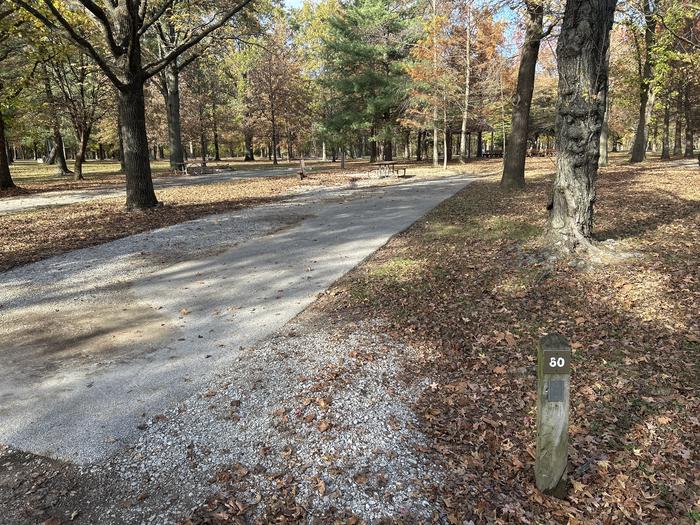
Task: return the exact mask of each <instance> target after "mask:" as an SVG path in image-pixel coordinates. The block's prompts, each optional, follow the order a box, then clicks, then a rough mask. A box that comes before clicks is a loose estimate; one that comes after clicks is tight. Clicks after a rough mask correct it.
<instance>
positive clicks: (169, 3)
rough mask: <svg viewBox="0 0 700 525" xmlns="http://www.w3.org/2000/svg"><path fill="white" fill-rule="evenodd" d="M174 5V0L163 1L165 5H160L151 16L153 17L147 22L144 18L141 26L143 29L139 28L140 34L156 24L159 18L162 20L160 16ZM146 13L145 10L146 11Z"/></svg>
mask: <svg viewBox="0 0 700 525" xmlns="http://www.w3.org/2000/svg"><path fill="white" fill-rule="evenodd" d="M172 5H173V0H165V1H164V2H163V5H161V6H160V9H159V10H158V11H157V12H156V13H155V14H154V15H153V16H152V17H151V19H150V20H149V21H148V22H146V21H145V20H146V19H145V17H144V19H143V25H142V26H141V29H139V36H141V35H143V34H144V33H145V32H146V31H148V29H149V28H150V27H151V26H152V25H153V24H155V23H156V22H157V21H158V20H160V17H161V16H163V15H164V14H165V12H166V11H167V10H168V8H170V6H172ZM144 15H145V12H144Z"/></svg>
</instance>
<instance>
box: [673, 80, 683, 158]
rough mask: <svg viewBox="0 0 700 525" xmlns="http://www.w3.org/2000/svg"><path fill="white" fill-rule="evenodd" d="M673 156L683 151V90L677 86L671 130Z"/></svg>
mask: <svg viewBox="0 0 700 525" xmlns="http://www.w3.org/2000/svg"><path fill="white" fill-rule="evenodd" d="M673 135H674V136H673V156H674V157H675V156H677V155H680V154H681V153H683V149H682V144H683V90H682V89H681V87H680V85H679V86H678V95H677V96H676V125H675V129H674V131H673Z"/></svg>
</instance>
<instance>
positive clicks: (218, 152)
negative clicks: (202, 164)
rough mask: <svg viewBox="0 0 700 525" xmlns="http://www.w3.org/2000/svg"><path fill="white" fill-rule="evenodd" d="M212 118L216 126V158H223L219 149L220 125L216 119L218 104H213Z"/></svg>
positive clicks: (218, 159)
mask: <svg viewBox="0 0 700 525" xmlns="http://www.w3.org/2000/svg"><path fill="white" fill-rule="evenodd" d="M211 120H212V124H213V126H214V160H215V161H220V160H221V151H220V149H219V125H218V122H217V121H216V104H212V106H211Z"/></svg>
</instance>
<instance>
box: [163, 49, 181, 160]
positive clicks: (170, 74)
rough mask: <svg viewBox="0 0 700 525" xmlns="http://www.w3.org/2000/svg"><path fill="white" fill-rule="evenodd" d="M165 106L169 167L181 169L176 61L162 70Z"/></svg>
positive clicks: (178, 79) (178, 76)
mask: <svg viewBox="0 0 700 525" xmlns="http://www.w3.org/2000/svg"><path fill="white" fill-rule="evenodd" d="M164 77H165V79H164V86H165V93H163V95H164V98H165V106H166V107H167V120H168V145H169V149H170V169H173V170H177V169H181V168H182V166H183V164H184V163H185V153H184V148H183V146H182V121H181V119H180V71H179V68H178V65H177V61H174V62H172V63H171V64H168V66H167V67H166V68H165V71H164Z"/></svg>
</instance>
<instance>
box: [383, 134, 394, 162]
mask: <svg viewBox="0 0 700 525" xmlns="http://www.w3.org/2000/svg"><path fill="white" fill-rule="evenodd" d="M382 149H383V158H384V160H394V156H393V150H394V148H393V147H392V142H391V139H384V147H383V148H382Z"/></svg>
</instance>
